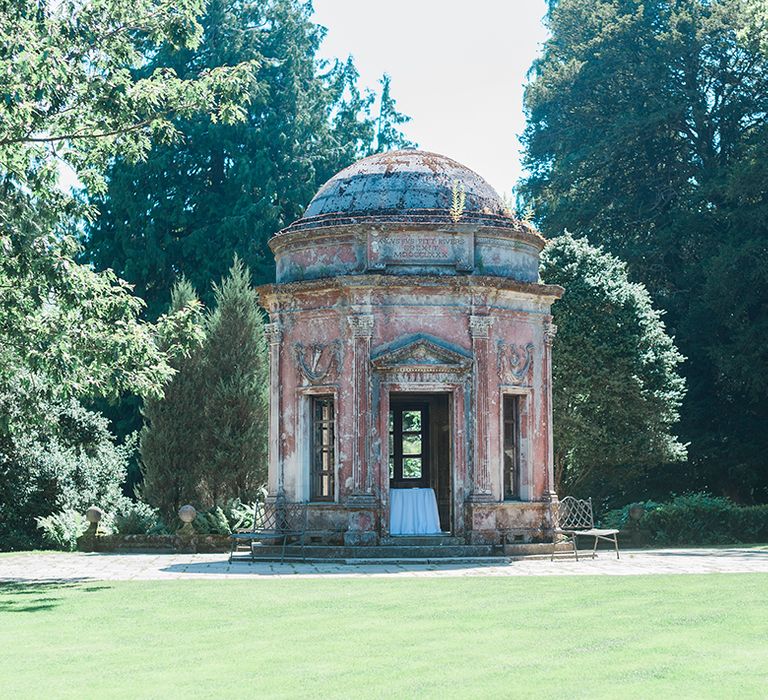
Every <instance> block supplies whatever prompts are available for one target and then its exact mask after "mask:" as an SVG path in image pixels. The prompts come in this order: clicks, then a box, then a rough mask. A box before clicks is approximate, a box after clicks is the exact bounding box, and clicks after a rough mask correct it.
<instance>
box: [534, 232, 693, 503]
mask: <svg viewBox="0 0 768 700" xmlns="http://www.w3.org/2000/svg"><path fill="white" fill-rule="evenodd" d="M541 274H542V277H543V278H544V279H545V280H546V281H547V282H548V283H554V284H559V285H562V286H564V287H565V289H566V293H565V296H564V297H563V298H562V299H561V300H559V301H557V302H556V303H555V305H554V308H553V316H554V319H555V322H556V324H557V327H558V332H557V337H556V339H555V345H554V349H553V359H552V370H553V387H554V388H553V421H554V449H555V485H556V489H557V490H558V491H561V492H562V493H576V494H580V495H591V496H595V497H597V498H606V497H610V498H612V499H613V500H614V503H618V504H621V503H623V502H625V500H626V498H627V497H629V498H632V497H635V498H636V497H643V496H644V497H647V495H648V494H647V492H644V490H643V477H645V476H646V475H647V474H648V473H649V472H651V471H652V470H654V469H659V468H661V467H662V465H664V464H665V463H668V462H672V461H675V460H680V459H683V458H684V456H685V448H684V447H683V445H681V444H680V442H679V441H678V439H677V438H676V437H675V436H674V435H673V433H672V430H673V426H674V424H675V423H676V422H677V420H678V418H679V413H678V411H679V408H680V403H681V401H682V398H683V395H684V385H685V383H684V380H683V379H682V378H681V377H680V375H679V374H678V372H677V367H678V365H679V364H680V363H681V362H682V360H683V358H682V356H681V355H680V353H679V352H678V351H677V349H676V348H675V346H674V343H673V341H672V339H671V338H670V337H669V335H667V333H666V330H665V328H664V323H663V322H662V320H661V313H660V312H659V311H657V310H655V309H654V308H653V307H652V305H651V299H650V295H649V294H648V292H647V291H646V290H645V288H644V287H643V286H642V285H640V284H636V283H635V284H633V283H631V282H630V281H629V278H628V275H627V269H626V265H625V264H624V263H622V262H620V261H619V260H618V259H617V258H615V257H614V256H612V255H609V254H608V253H605V252H604V251H602V250H601V249H600V248H595V247H593V246H591V245H589V243H587V241H586V240H585V239H576V238H573V236H571V235H570V234H565V235H563V236H560V237H558V238H555V239H553V240H551V241H550V242H549V244H548V245H547V247H546V249H545V250H544V253H543V255H542V263H541Z"/></svg>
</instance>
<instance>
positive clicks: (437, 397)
mask: <svg viewBox="0 0 768 700" xmlns="http://www.w3.org/2000/svg"><path fill="white" fill-rule="evenodd" d="M449 399H450V394H448V393H445V394H442V393H441V394H415V393H414V394H411V393H400V394H390V399H389V485H390V488H393V489H401V488H431V489H433V490H434V492H435V497H436V499H437V509H438V514H439V516H440V528H441V530H442V531H443V532H451V529H452V527H451V520H452V513H451V486H452V484H451V439H450V435H451V430H450V402H449Z"/></svg>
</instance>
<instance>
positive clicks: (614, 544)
mask: <svg viewBox="0 0 768 700" xmlns="http://www.w3.org/2000/svg"><path fill="white" fill-rule="evenodd" d="M618 538H619V536H618V534H615V535H614V536H613V546H614V548H615V549H616V558H617V559H620V558H621V557H619V539H618Z"/></svg>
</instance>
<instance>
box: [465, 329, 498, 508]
mask: <svg viewBox="0 0 768 700" xmlns="http://www.w3.org/2000/svg"><path fill="white" fill-rule="evenodd" d="M492 323H493V318H492V317H490V316H470V317H469V331H470V334H471V336H472V352H473V354H474V368H473V369H474V373H473V374H474V376H473V382H472V387H473V392H474V401H473V407H472V408H473V412H474V414H475V415H474V416H473V420H472V425H473V426H474V429H475V434H474V436H473V437H474V440H473V444H474V460H473V462H474V470H473V474H472V477H473V484H472V495H471V497H470V499H471V500H472V501H474V502H479V503H484V502H490V501H492V500H493V496H492V492H491V473H490V468H489V460H490V435H489V434H488V411H489V404H488V376H489V372H490V371H491V364H490V356H489V339H488V337H489V331H490V328H491V324H492Z"/></svg>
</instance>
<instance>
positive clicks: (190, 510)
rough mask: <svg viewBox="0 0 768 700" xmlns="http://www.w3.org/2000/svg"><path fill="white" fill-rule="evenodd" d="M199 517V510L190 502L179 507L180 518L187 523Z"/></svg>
mask: <svg viewBox="0 0 768 700" xmlns="http://www.w3.org/2000/svg"><path fill="white" fill-rule="evenodd" d="M196 517H197V510H195V507H194V506H191V505H189V504H187V505H185V506H182V507H181V508H179V520H181V522H183V523H185V524H189V523H191V522H192V521H193V520H194V519H195V518H196Z"/></svg>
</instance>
